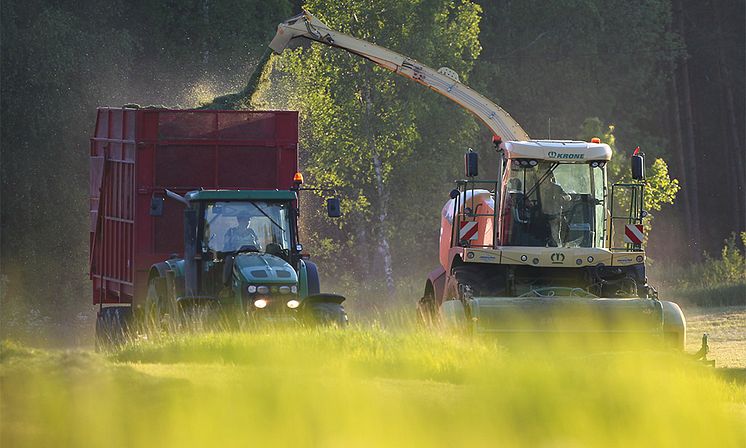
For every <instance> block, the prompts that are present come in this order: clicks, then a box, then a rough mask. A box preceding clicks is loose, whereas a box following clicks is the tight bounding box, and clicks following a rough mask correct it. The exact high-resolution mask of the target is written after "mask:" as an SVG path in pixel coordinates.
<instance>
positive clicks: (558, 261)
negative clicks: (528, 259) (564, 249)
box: [552, 252, 565, 264]
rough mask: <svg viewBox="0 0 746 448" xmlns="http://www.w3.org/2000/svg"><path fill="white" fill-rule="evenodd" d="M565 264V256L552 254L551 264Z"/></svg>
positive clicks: (556, 253)
mask: <svg viewBox="0 0 746 448" xmlns="http://www.w3.org/2000/svg"><path fill="white" fill-rule="evenodd" d="M564 262H565V254H563V253H560V252H555V253H553V254H552V263H553V264H563V263H564Z"/></svg>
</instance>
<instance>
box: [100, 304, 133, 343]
mask: <svg viewBox="0 0 746 448" xmlns="http://www.w3.org/2000/svg"><path fill="white" fill-rule="evenodd" d="M131 321H132V307H129V306H111V307H106V308H101V310H100V311H99V312H98V315H97V316H96V350H97V351H100V350H105V349H108V348H112V347H118V346H120V345H122V344H123V343H124V342H125V341H126V340H127V337H128V335H129V329H130V323H131Z"/></svg>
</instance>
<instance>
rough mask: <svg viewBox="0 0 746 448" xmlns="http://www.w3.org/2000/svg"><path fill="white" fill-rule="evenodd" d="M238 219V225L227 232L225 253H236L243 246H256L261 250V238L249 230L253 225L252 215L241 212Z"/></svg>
mask: <svg viewBox="0 0 746 448" xmlns="http://www.w3.org/2000/svg"><path fill="white" fill-rule="evenodd" d="M236 219H237V220H238V225H237V226H235V227H231V228H230V229H228V231H227V232H225V251H227V252H229V251H230V252H232V251H236V250H238V249H240V248H241V247H242V246H254V247H256V249H257V250H261V247H259V238H257V236H256V233H255V232H254V231H253V230H251V229H250V228H249V225H251V215H250V214H249V213H248V212H240V213H239V214H238V215H237V216H236Z"/></svg>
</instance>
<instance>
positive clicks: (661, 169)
mask: <svg viewBox="0 0 746 448" xmlns="http://www.w3.org/2000/svg"><path fill="white" fill-rule="evenodd" d="M616 131H617V128H616V126H614V125H612V124H610V125H606V126H604V125H603V123H602V121H601V120H600V119H599V118H598V117H592V118H586V119H585V121H583V124H582V125H581V126H580V134H579V135H578V138H579V139H580V140H583V141H590V139H591V138H593V137H599V138H601V141H602V142H604V143H606V144H607V145H609V147H610V148H611V153H612V157H611V161H610V162H609V164H608V165H607V172H608V175H609V183H610V184H611V183H615V182H630V181H631V175H630V172H629V171H630V167H629V155H631V152H630V153H629V155H628V153H625V151H623V150H620V149H619V148H618V147H617V144H616V142H617V140H616V135H615V133H616ZM653 152H658V151H653ZM680 189H681V187H680V186H679V181H678V180H677V179H671V176H670V175H669V174H668V165H667V164H666V161H665V160H663V159H661V158H656V159H655V160H654V161H653V163H652V165H650V166H648V167H647V168H646V173H645V199H644V204H643V208H644V209H645V210H647V211H648V215H647V217H646V218H645V220H644V221H643V222H644V224H645V228H646V229H647V233H648V234H649V233H650V230H651V228H652V221H653V214H652V213H650V212H652V211H660V210H661V207H663V205H665V204H673V203H674V199H675V198H676V193H678V191H679V190H680ZM626 206H627V205H626V204H622V203H621V202H619V203H617V204H615V207H616V208H617V209H621V210H625V207H626Z"/></svg>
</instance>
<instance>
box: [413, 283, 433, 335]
mask: <svg viewBox="0 0 746 448" xmlns="http://www.w3.org/2000/svg"><path fill="white" fill-rule="evenodd" d="M417 317H418V319H417V321H418V322H419V323H420V324H422V325H423V326H425V327H431V326H433V325H435V324H436V323H437V322H438V305H437V304H436V303H435V294H433V291H432V289H430V288H427V290H426V292H425V295H424V296H422V298H421V299H420V300H419V301H418V302H417Z"/></svg>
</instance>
